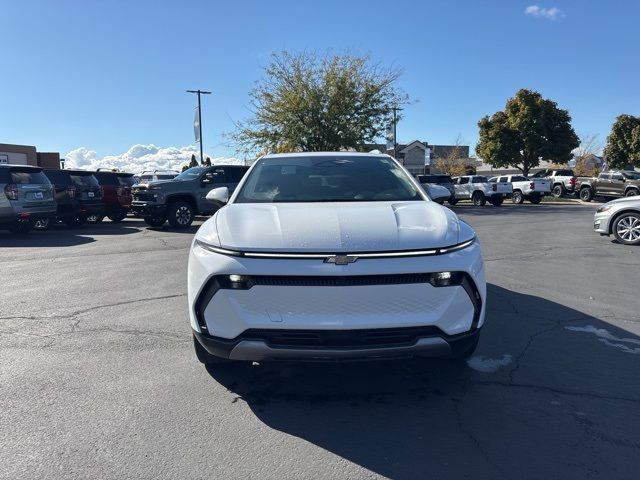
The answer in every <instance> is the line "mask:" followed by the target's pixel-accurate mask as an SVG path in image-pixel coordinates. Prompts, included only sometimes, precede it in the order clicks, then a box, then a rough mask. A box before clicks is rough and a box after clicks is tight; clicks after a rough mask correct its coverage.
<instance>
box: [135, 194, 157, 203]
mask: <svg viewBox="0 0 640 480" xmlns="http://www.w3.org/2000/svg"><path fill="white" fill-rule="evenodd" d="M133 200H134V201H136V202H152V201H154V200H155V197H154V195H153V193H148V192H134V193H133Z"/></svg>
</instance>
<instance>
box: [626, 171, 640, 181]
mask: <svg viewBox="0 0 640 480" xmlns="http://www.w3.org/2000/svg"><path fill="white" fill-rule="evenodd" d="M622 175H624V177H625V178H628V179H629V180H640V172H631V171H626V172H622Z"/></svg>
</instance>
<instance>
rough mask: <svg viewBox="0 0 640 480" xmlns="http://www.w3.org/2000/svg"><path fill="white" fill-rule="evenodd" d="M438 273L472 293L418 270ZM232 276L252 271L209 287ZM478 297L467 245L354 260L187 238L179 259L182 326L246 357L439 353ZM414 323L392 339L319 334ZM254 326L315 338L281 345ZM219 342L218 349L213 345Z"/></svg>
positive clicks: (479, 269)
mask: <svg viewBox="0 0 640 480" xmlns="http://www.w3.org/2000/svg"><path fill="white" fill-rule="evenodd" d="M442 271H455V272H464V274H465V278H468V279H469V280H470V283H471V284H472V285H473V287H472V289H473V293H469V291H470V290H472V289H471V288H467V287H466V286H462V285H454V286H446V287H435V286H433V285H431V284H430V283H428V282H425V281H424V280H422V279H421V278H422V277H420V276H421V275H428V273H425V272H442ZM233 274H235V275H245V276H249V277H251V278H255V279H256V282H255V284H253V286H251V287H249V288H241V289H236V288H229V287H228V286H227V287H225V288H219V286H218V287H216V288H212V282H217V281H218V278H220V276H224V275H233ZM398 277H399V278H398ZM465 285H466V284H465ZM474 298H475V300H474ZM485 298H486V285H485V278H484V268H483V263H482V255H481V252H480V246H479V245H478V244H477V243H475V244H473V245H472V246H470V247H468V248H465V249H464V250H459V251H456V252H451V253H448V254H443V255H438V256H433V257H414V258H389V259H359V260H358V261H357V262H355V263H352V264H349V265H335V264H329V263H324V262H323V261H322V260H317V259H316V260H312V259H303V260H302V259H287V260H282V259H255V258H245V257H240V258H239V257H231V256H227V255H222V254H217V253H213V252H210V251H207V250H204V249H203V248H201V247H199V246H197V245H194V246H193V248H192V249H191V253H190V259H189V305H190V309H189V311H190V317H191V326H192V329H193V331H194V334H195V335H196V337H197V338H198V339H199V340H201V342H200V343H201V344H202V345H203V347H205V349H207V351H209V352H210V353H212V354H213V355H218V356H225V357H226V358H231V356H232V354H231V352H232V351H234V352H235V353H233V356H234V357H235V358H240V357H242V358H243V359H248V360H251V359H253V360H256V361H257V360H259V359H265V358H284V357H289V358H302V357H310V358H312V359H313V358H316V357H318V356H319V357H322V358H324V357H327V356H331V357H332V358H354V357H355V358H359V357H361V356H362V355H363V354H364V356H365V357H369V356H374V357H378V356H381V355H386V354H385V353H384V352H388V353H389V355H391V356H396V355H428V356H433V355H436V356H448V355H450V354H451V352H452V347H451V342H452V341H455V340H456V339H457V338H459V337H458V336H460V335H467V334H471V333H473V332H474V331H477V330H478V329H479V328H480V327H481V326H482V324H483V322H484V314H485ZM416 328H419V329H420V328H421V329H427V330H422V331H421V332H419V333H420V334H421V336H414V337H412V338H411V339H409V340H406V341H403V342H401V344H395V343H393V342H386V343H384V344H375V342H374V343H371V342H368V341H365V342H364V343H361V344H359V343H358V341H356V342H355V343H349V342H347V341H345V342H342V343H340V344H338V345H336V344H332V343H331V342H328V343H327V342H325V341H323V340H322V338H321V337H322V335H321V334H323V332H325V333H326V334H327V335H329V336H330V337H331V336H332V335H333V337H331V338H334V337H335V336H336V335H338V336H340V335H360V334H366V332H370V331H376V332H377V331H380V332H382V333H385V332H390V331H391V330H389V329H392V330H398V331H400V333H401V334H402V335H404V334H405V332H408V331H409V330H410V329H416ZM256 332H266V333H268V334H283V335H285V336H287V335H288V336H289V337H290V335H294V336H295V335H298V334H300V333H301V332H302V333H307V334H309V335H315V334H318V335H320V338H319V339H318V338H316V340H314V342H315V344H304V342H302V343H297V344H283V343H282V342H279V341H278V342H275V343H274V341H273V340H272V339H270V338H269V337H268V336H266V334H265V335H263V336H262V337H259V336H258V337H256V335H255V333H256ZM331 332H334V333H331ZM423 338H426V339H428V340H423ZM334 339H335V338H334ZM221 345H223V346H226V347H225V348H223V349H220V346H221ZM300 347H301V348H300ZM325 347H328V350H327V351H324V350H323V349H325ZM363 349H368V350H367V351H366V352H365V351H363ZM372 349H373V350H372ZM274 350H275V351H274Z"/></svg>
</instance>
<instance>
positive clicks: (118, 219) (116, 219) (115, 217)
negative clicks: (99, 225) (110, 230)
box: [107, 212, 127, 223]
mask: <svg viewBox="0 0 640 480" xmlns="http://www.w3.org/2000/svg"><path fill="white" fill-rule="evenodd" d="M107 217H109V220H111V221H112V222H114V223H118V222H121V221H122V220H124V219H125V218H127V212H118V213H112V214H111V215H107Z"/></svg>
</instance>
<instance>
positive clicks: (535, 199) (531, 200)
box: [529, 195, 542, 205]
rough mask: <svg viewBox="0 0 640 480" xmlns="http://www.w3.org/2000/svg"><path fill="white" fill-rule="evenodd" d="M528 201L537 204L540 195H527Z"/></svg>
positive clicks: (540, 199) (539, 200) (540, 197)
mask: <svg viewBox="0 0 640 480" xmlns="http://www.w3.org/2000/svg"><path fill="white" fill-rule="evenodd" d="M529 201H530V202H531V203H533V204H534V205H538V204H539V203H540V202H541V201H542V195H534V196H533V197H529Z"/></svg>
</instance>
